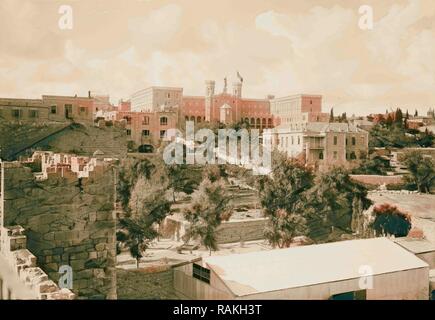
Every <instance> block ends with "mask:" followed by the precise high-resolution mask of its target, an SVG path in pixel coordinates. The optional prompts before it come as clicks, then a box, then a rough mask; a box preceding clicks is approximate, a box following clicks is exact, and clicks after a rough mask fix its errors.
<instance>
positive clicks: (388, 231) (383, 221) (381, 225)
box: [371, 204, 411, 237]
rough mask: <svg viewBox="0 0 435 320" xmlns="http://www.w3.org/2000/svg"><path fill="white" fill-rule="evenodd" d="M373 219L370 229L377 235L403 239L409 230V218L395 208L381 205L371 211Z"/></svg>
mask: <svg viewBox="0 0 435 320" xmlns="http://www.w3.org/2000/svg"><path fill="white" fill-rule="evenodd" d="M373 214H374V215H375V219H374V221H373V222H372V224H371V227H372V228H373V229H374V230H375V231H376V233H377V234H381V235H393V236H395V237H405V236H407V235H408V232H409V230H411V217H410V216H409V215H408V214H406V213H404V212H401V211H400V210H399V209H397V207H395V206H392V205H389V204H382V205H379V206H376V207H375V208H374V209H373Z"/></svg>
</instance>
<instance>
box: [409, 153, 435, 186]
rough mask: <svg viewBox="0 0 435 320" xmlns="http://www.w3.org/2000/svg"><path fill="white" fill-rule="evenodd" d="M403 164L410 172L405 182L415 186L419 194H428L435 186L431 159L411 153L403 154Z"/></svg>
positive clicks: (433, 166)
mask: <svg viewBox="0 0 435 320" xmlns="http://www.w3.org/2000/svg"><path fill="white" fill-rule="evenodd" d="M404 163H405V165H406V166H407V168H408V170H409V172H410V175H409V176H406V179H407V182H410V183H413V184H415V185H416V186H417V189H418V191H420V192H425V193H430V191H431V189H432V187H433V186H434V184H435V163H434V161H433V159H432V157H430V156H427V157H425V156H423V154H422V153H421V152H419V151H411V152H408V153H406V154H405V157H404Z"/></svg>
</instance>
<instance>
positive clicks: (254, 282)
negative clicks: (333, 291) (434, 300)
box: [204, 238, 428, 296]
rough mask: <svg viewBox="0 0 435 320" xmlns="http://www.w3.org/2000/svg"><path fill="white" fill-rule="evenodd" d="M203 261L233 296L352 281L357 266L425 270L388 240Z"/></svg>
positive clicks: (376, 271) (379, 269)
mask: <svg viewBox="0 0 435 320" xmlns="http://www.w3.org/2000/svg"><path fill="white" fill-rule="evenodd" d="M204 262H205V263H206V264H207V265H208V267H209V268H210V269H211V270H213V271H214V272H215V273H216V274H217V275H218V276H219V277H220V278H221V279H222V280H223V281H224V282H225V284H226V285H227V286H228V288H229V289H230V290H231V291H232V292H233V293H234V294H235V295H237V296H244V295H249V294H255V293H261V292H269V291H277V290H283V289H289V288H297V287H304V286H310V285H315V284H320V283H328V282H336V281H341V280H347V279H355V278H359V277H361V273H360V272H361V269H360V268H361V267H362V266H370V267H371V268H372V270H373V274H374V275H378V274H385V273H391V272H397V271H403V270H410V269H417V268H424V267H428V264H427V263H425V262H424V261H422V260H420V259H419V258H417V257H416V256H415V255H414V254H412V253H410V252H409V251H407V250H405V249H404V248H402V247H400V246H399V245H397V244H395V243H394V242H393V241H391V240H389V239H387V238H374V239H362V240H348V241H339V242H333V243H326V244H319V245H309V246H301V247H293V248H288V249H275V250H270V251H262V252H252V253H245V254H233V255H228V256H212V257H207V258H204Z"/></svg>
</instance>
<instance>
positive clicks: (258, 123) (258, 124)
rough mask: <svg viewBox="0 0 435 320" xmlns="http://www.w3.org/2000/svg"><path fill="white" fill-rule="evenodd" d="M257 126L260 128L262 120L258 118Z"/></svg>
mask: <svg viewBox="0 0 435 320" xmlns="http://www.w3.org/2000/svg"><path fill="white" fill-rule="evenodd" d="M256 126H257V127H260V118H257V121H256Z"/></svg>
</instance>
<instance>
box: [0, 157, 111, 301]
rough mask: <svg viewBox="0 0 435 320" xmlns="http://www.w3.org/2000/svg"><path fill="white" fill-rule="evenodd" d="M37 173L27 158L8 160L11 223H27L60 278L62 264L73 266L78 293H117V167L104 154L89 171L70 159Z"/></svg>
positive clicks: (32, 240)
mask: <svg viewBox="0 0 435 320" xmlns="http://www.w3.org/2000/svg"><path fill="white" fill-rule="evenodd" d="M49 169H50V170H48V169H46V170H48V172H47V174H46V178H45V179H37V178H36V177H35V175H36V176H37V175H38V174H39V176H41V173H33V172H32V170H31V168H29V167H26V166H25V165H24V164H23V163H19V162H10V163H5V225H6V226H8V225H21V226H23V227H24V228H25V229H26V235H27V246H28V248H29V250H30V251H31V252H32V253H33V254H35V256H36V257H37V259H38V265H39V266H40V267H41V268H42V270H44V272H46V273H47V274H48V276H49V277H50V279H52V280H53V281H55V282H57V281H58V279H59V277H60V276H61V274H59V268H60V267H61V266H62V265H68V266H71V267H72V270H73V289H72V291H73V292H74V293H75V294H76V296H77V298H78V299H81V298H87V299H115V298H116V271H115V263H116V249H115V247H116V243H115V241H116V239H115V217H114V212H113V202H114V199H113V195H114V180H113V168H112V165H111V164H110V163H109V162H107V161H102V160H98V161H97V163H96V165H95V166H92V171H91V172H89V177H87V178H79V174H78V173H77V172H73V171H72V170H71V166H69V165H68V164H65V163H63V164H58V165H57V166H54V167H51V168H49Z"/></svg>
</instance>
